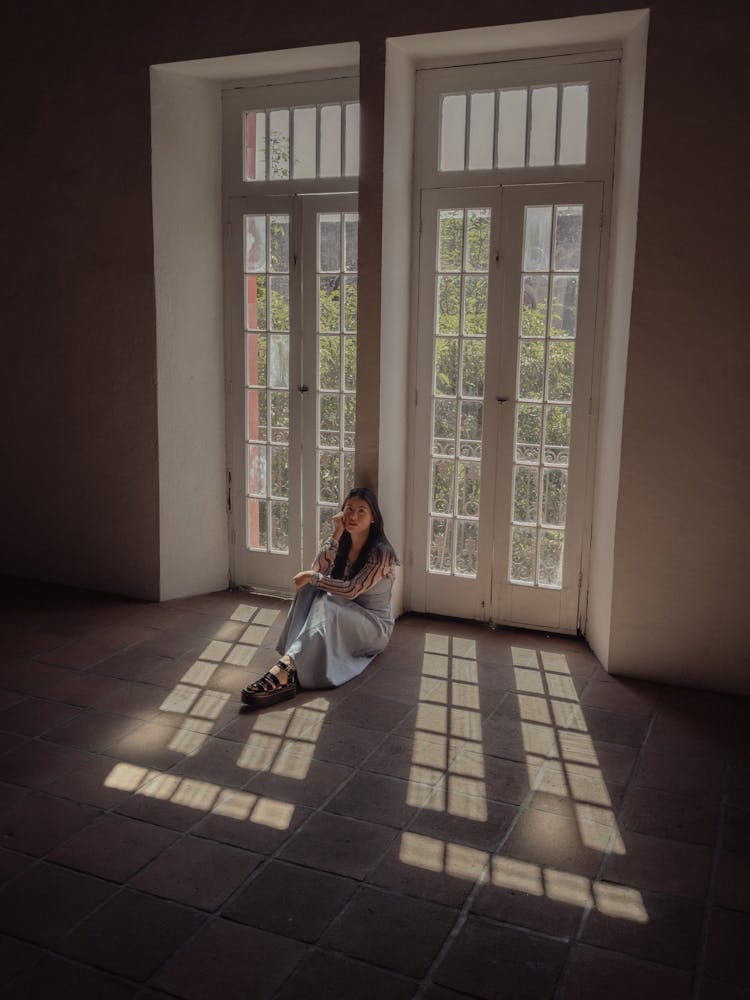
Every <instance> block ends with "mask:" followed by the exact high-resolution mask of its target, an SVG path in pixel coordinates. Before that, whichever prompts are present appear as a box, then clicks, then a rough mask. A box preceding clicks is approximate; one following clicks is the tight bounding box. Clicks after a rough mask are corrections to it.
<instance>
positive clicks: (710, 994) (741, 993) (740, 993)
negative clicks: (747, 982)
mask: <svg viewBox="0 0 750 1000" xmlns="http://www.w3.org/2000/svg"><path fill="white" fill-rule="evenodd" d="M698 996H699V998H700V1000H750V988H748V989H745V988H744V987H742V986H735V985H734V984H733V983H726V982H720V981H719V980H718V979H711V978H710V977H709V976H704V978H703V979H701V983H700V987H699V992H698Z"/></svg>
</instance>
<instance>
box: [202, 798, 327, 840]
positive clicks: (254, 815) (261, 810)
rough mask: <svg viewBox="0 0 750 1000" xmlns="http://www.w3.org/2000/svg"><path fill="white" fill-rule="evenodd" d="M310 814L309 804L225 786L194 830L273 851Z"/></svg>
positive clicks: (216, 838) (220, 838)
mask: <svg viewBox="0 0 750 1000" xmlns="http://www.w3.org/2000/svg"><path fill="white" fill-rule="evenodd" d="M311 815H312V810H311V809H308V808H307V806H300V805H292V804H291V803H290V802H283V801H280V800H278V799H273V798H267V797H264V796H262V795H256V794H253V793H251V792H248V791H237V790H235V789H226V790H224V791H222V792H221V793H220V794H219V796H218V797H217V799H216V801H215V802H214V804H213V806H212V807H211V810H210V812H209V813H208V815H207V816H206V817H205V818H204V819H202V820H200V822H199V823H198V824H197V825H196V826H195V827H193V831H192V832H193V834H194V835H195V836H200V837H208V838H210V839H212V840H217V841H220V842H222V843H225V844H233V845H234V846H236V847H243V848H245V849H246V850H250V851H257V852H258V853H259V854H273V853H274V852H275V851H277V850H278V849H279V847H281V845H282V844H283V843H284V842H285V841H286V840H288V839H289V838H290V837H291V836H293V835H294V832H295V830H296V829H297V827H298V826H300V824H301V823H304V822H305V820H306V819H307V818H308V817H309V816H311Z"/></svg>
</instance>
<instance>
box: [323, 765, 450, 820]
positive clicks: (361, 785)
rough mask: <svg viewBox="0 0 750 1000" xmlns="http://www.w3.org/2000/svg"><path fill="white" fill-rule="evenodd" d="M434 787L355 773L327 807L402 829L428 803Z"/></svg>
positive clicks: (342, 813) (328, 810)
mask: <svg viewBox="0 0 750 1000" xmlns="http://www.w3.org/2000/svg"><path fill="white" fill-rule="evenodd" d="M431 794H432V788H431V787H430V786H429V785H422V784H418V783H417V782H412V781H402V780H401V779H400V778H391V777H389V776H388V775H386V774H367V773H359V774H355V775H354V777H352V778H351V780H350V781H348V782H347V783H346V785H344V787H343V788H342V789H341V791H339V792H338V793H337V794H336V795H335V796H334V797H333V798H332V799H331V801H330V802H328V803H327V804H326V807H325V808H326V811H327V812H332V813H337V814H338V815H339V816H350V817H351V818H352V819H364V820H369V821H370V822H371V823H381V824H383V825H384V826H395V827H397V828H398V829H401V828H402V827H404V826H406V825H407V824H408V823H409V821H410V820H411V819H413V818H414V816H416V814H417V811H418V810H419V809H420V808H421V807H422V806H424V805H425V803H426V802H427V800H428V799H429V797H430V795H431Z"/></svg>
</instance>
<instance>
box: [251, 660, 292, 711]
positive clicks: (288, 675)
mask: <svg viewBox="0 0 750 1000" xmlns="http://www.w3.org/2000/svg"><path fill="white" fill-rule="evenodd" d="M296 694H297V676H296V671H295V670H294V668H293V666H292V665H291V660H290V659H289V657H286V656H282V658H281V659H280V660H279V661H278V662H277V663H275V664H274V665H273V666H272V667H271V669H270V670H269V671H268V672H267V673H265V674H263V676H262V677H261V678H259V679H258V680H257V681H253V683H252V684H248V685H247V687H246V688H243V690H242V694H241V695H240V697H241V698H242V702H243V704H245V705H249V706H250V707H251V708H263V707H266V706H268V705H275V704H276V702H278V701H286V700H287V699H289V698H294V696H295V695H296Z"/></svg>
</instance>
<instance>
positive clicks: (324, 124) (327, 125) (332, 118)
mask: <svg viewBox="0 0 750 1000" xmlns="http://www.w3.org/2000/svg"><path fill="white" fill-rule="evenodd" d="M320 176H321V177H340V176H341V105H340V104H329V105H326V106H325V107H322V108H321V109H320Z"/></svg>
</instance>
